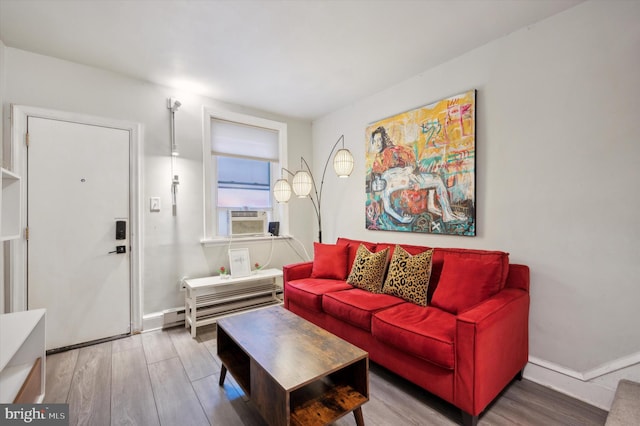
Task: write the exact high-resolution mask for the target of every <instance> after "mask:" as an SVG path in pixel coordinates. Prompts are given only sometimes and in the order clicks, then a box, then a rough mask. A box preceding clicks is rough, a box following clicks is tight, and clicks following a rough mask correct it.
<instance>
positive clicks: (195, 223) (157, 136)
mask: <svg viewBox="0 0 640 426" xmlns="http://www.w3.org/2000/svg"><path fill="white" fill-rule="evenodd" d="M4 70H6V81H7V85H6V91H5V97H4V107H5V108H4V110H5V117H8V105H9V104H11V103H13V104H19V105H28V106H35V107H42V108H48V109H54V110H60V111H70V112H76V113H81V114H88V115H94V116H101V117H108V118H114V119H121V120H126V121H132V122H139V123H142V124H143V126H144V131H143V136H144V139H143V141H142V144H143V156H142V165H141V167H142V170H143V176H142V178H143V185H142V189H141V193H142V196H143V203H142V205H143V208H144V210H143V217H142V224H143V229H142V232H143V252H142V262H143V264H142V268H143V269H142V271H143V272H142V275H143V276H142V286H143V301H144V306H143V312H144V313H145V314H151V313H155V312H159V311H162V310H165V309H170V308H175V307H180V306H184V294H183V293H181V292H179V291H178V281H179V280H180V278H182V277H184V276H188V277H200V276H207V275H212V274H215V273H217V270H218V268H219V267H220V266H221V265H226V266H227V267H228V259H227V254H226V253H227V251H226V250H227V246H226V245H225V246H217V247H203V245H202V244H200V240H201V239H202V238H203V236H204V235H203V226H202V223H203V220H202V211H203V183H202V117H203V113H202V108H203V106H207V107H211V108H213V109H218V110H219V109H223V110H229V111H234V112H240V113H244V114H251V115H255V116H260V117H263V118H268V119H271V120H277V121H282V122H285V123H287V125H288V136H289V147H288V157H289V164H296V163H297V162H298V161H299V160H298V159H299V157H300V156H301V155H304V156H307V157H308V156H309V154H310V153H311V124H310V123H309V122H305V121H300V120H294V119H289V118H287V117H282V116H277V115H274V114H270V113H266V112H261V111H255V110H251V109H248V108H244V107H241V106H237V105H230V104H225V103H223V102H219V101H216V100H213V99H208V98H203V97H198V96H194V95H191V94H189V93H181V92H179V91H177V90H174V89H170V88H166V87H160V86H156V85H153V84H151V83H147V82H143V81H139V80H135V79H132V78H128V77H125V76H122V75H118V74H114V73H111V72H107V71H103V70H99V69H96V68H91V67H87V66H83V65H79V64H75V63H71V62H68V61H63V60H59V59H55V58H51V57H47V56H42V55H38V54H34V53H30V52H26V51H23V50H19V49H14V48H9V47H7V48H6V49H5V66H4ZM169 97H174V98H177V99H179V100H180V102H181V103H182V106H181V107H180V109H179V110H178V111H177V112H176V141H177V143H178V145H179V150H180V156H179V157H178V158H177V163H176V169H175V172H176V173H177V174H178V175H179V176H180V185H179V187H178V214H177V216H176V217H173V216H172V214H171V160H170V156H169V153H170V140H169V111H168V109H167V98H169ZM5 130H6V129H5ZM7 133H8V132H7V131H5V141H8V140H9V139H8V135H7ZM152 196H153V197H156V196H157V197H160V198H161V205H162V210H161V211H160V212H158V213H150V212H149V197H152ZM309 206H310V203H309ZM309 206H307V205H306V204H303V203H297V204H296V203H293V204H292V206H291V210H290V215H291V217H292V223H291V228H290V231H291V233H292V234H293V235H294V236H296V237H297V238H299V239H300V240H301V241H302V242H303V243H304V244H305V245H306V246H307V249H308V248H309V247H310V243H311V241H312V238H313V234H312V233H311V226H312V223H313V222H312V220H311V219H312V218H311V216H310V214H309V212H307V209H308V208H309ZM239 246H241V247H244V246H248V247H249V249H250V254H251V259H252V261H257V262H259V263H261V264H265V263H266V262H267V260H268V259H269V254H270V253H271V246H270V244H269V243H251V244H248V245H245V244H241V245H239V243H234V247H239ZM301 253H303V252H302V251H301ZM300 260H301V258H300V257H299V256H298V255H297V254H296V253H295V252H294V250H292V249H291V248H290V246H289V245H288V244H286V243H285V242H276V243H275V246H274V250H273V257H272V260H271V263H270V266H272V267H281V266H282V265H283V264H287V263H292V262H297V261H300Z"/></svg>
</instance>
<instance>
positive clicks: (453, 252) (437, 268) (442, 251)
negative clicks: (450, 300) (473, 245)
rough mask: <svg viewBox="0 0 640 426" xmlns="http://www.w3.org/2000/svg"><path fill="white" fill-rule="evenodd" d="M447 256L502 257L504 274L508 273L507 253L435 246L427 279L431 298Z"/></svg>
mask: <svg viewBox="0 0 640 426" xmlns="http://www.w3.org/2000/svg"><path fill="white" fill-rule="evenodd" d="M448 256H460V257H464V258H478V257H479V258H483V257H484V256H487V257H489V258H499V259H502V261H503V262H504V263H503V268H504V271H503V272H504V275H505V277H506V275H507V274H508V270H509V253H505V252H502V251H493V250H474V249H461V248H435V249H434V250H433V257H432V258H431V279H430V280H429V295H428V298H429V300H431V297H432V296H433V293H434V292H435V290H436V288H437V287H438V283H439V281H440V274H441V273H442V267H443V266H444V260H445V257H448Z"/></svg>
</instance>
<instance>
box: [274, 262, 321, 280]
mask: <svg viewBox="0 0 640 426" xmlns="http://www.w3.org/2000/svg"><path fill="white" fill-rule="evenodd" d="M312 269H313V261H310V262H301V263H293V264H291V265H284V266H283V267H282V274H283V276H282V279H283V280H284V282H287V281H293V280H301V279H302V278H309V277H310V276H311V270H312Z"/></svg>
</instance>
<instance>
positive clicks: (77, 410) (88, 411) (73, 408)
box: [67, 342, 112, 425]
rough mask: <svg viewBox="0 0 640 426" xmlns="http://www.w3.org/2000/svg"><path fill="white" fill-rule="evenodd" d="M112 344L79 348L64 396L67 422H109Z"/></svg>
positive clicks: (71, 423)
mask: <svg viewBox="0 0 640 426" xmlns="http://www.w3.org/2000/svg"><path fill="white" fill-rule="evenodd" d="M111 345H112V342H106V343H100V344H98V345H94V346H87V347H85V348H81V349H80V350H79V353H78V361H77V362H76V368H75V371H74V373H73V380H72V381H71V388H70V390H69V397H68V399H67V402H68V403H69V424H70V425H109V424H111Z"/></svg>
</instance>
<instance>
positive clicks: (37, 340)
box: [0, 309, 46, 404]
mask: <svg viewBox="0 0 640 426" xmlns="http://www.w3.org/2000/svg"><path fill="white" fill-rule="evenodd" d="M45 312H46V310H45V309H34V310H32V311H22V312H14V313H11V314H3V315H0V404H8V403H12V402H13V400H14V399H15V396H16V395H17V393H18V391H19V390H20V388H21V387H22V384H23V383H24V381H25V380H26V378H27V376H28V375H29V372H30V371H31V368H32V367H33V365H34V363H35V362H36V360H37V359H38V358H41V364H40V369H41V370H40V374H41V382H40V394H39V395H38V397H37V399H36V400H35V401H31V402H34V403H35V402H41V401H42V400H43V398H44V390H45V383H44V382H45V374H44V373H45V371H46V370H45V357H46V353H45Z"/></svg>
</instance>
